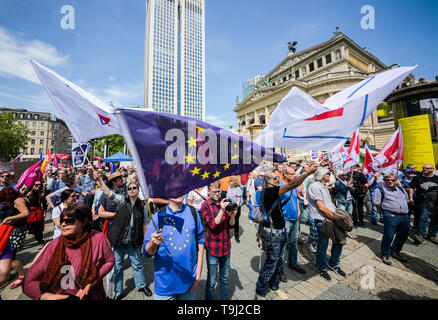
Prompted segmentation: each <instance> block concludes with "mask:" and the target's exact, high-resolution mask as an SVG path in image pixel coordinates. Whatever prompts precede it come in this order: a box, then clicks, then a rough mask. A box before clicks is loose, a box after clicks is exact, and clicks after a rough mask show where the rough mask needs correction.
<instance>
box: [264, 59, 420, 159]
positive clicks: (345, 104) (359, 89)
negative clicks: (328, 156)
mask: <svg viewBox="0 0 438 320" xmlns="http://www.w3.org/2000/svg"><path fill="white" fill-rule="evenodd" d="M415 68H416V66H414V67H400V68H394V69H391V70H388V71H385V72H381V73H379V74H376V75H374V76H372V77H371V78H369V79H366V80H363V81H361V82H359V83H357V84H355V85H353V86H350V87H348V88H347V89H345V90H343V91H341V92H339V93H337V94H335V95H333V96H332V97H330V98H329V99H327V100H326V101H324V102H323V103H322V104H319V103H318V102H317V101H316V100H315V99H313V98H312V97H311V96H310V95H308V94H307V93H305V92H304V91H302V90H300V89H298V88H296V87H294V88H292V89H291V91H290V92H289V93H288V94H287V95H286V97H285V98H284V99H283V100H282V101H281V102H280V103H279V105H278V106H277V108H276V109H275V111H274V112H273V113H272V115H271V117H270V122H269V125H268V126H267V127H266V128H265V129H264V130H263V131H262V132H261V134H260V136H259V137H258V138H257V140H256V141H257V143H259V144H261V145H263V146H265V147H269V148H287V149H298V150H319V151H338V150H339V149H340V148H341V147H342V146H343V145H344V144H345V142H346V141H347V140H348V138H349V137H350V136H351V135H352V134H353V132H354V131H355V130H356V129H357V128H359V127H360V126H361V125H362V124H363V122H364V121H365V120H366V119H367V118H368V117H369V116H370V115H371V113H372V112H373V111H374V109H375V108H376V107H377V106H378V105H379V104H380V103H381V102H382V101H383V99H385V98H386V97H387V96H388V95H389V94H390V93H391V92H392V91H393V90H394V89H395V88H396V87H397V86H398V85H399V84H400V83H401V82H402V81H403V80H404V79H405V78H406V77H407V76H408V75H409V74H410V73H411V72H412V71H413V70H414V69H415Z"/></svg>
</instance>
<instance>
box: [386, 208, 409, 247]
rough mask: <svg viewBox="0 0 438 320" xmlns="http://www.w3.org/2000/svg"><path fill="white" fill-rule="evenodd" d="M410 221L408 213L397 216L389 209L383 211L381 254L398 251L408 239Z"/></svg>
mask: <svg viewBox="0 0 438 320" xmlns="http://www.w3.org/2000/svg"><path fill="white" fill-rule="evenodd" d="M410 223H411V220H410V218H409V215H408V214H405V215H403V216H397V215H395V214H392V213H391V212H389V211H386V210H384V211H383V238H382V246H381V249H382V255H383V256H390V255H391V252H395V253H400V251H401V249H402V248H403V245H404V244H405V242H406V240H407V239H408V235H409V224H410ZM394 235H395V239H394ZM393 239H394V241H393ZM391 243H392V245H391Z"/></svg>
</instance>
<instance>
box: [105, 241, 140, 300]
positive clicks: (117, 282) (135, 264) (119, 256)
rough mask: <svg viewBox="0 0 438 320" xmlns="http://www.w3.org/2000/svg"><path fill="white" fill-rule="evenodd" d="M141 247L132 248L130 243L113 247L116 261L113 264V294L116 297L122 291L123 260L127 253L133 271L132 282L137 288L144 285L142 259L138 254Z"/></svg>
mask: <svg viewBox="0 0 438 320" xmlns="http://www.w3.org/2000/svg"><path fill="white" fill-rule="evenodd" d="M140 250H141V247H138V248H134V247H133V246H132V245H130V244H122V245H120V246H118V247H115V248H114V256H115V258H116V263H115V264H114V275H113V277H114V278H113V279H114V296H115V297H118V296H120V295H121V294H122V292H123V260H124V258H125V254H126V253H128V256H129V259H130V260H131V267H132V270H133V271H134V282H135V287H136V288H137V289H143V288H144V287H146V277H145V275H144V267H143V261H142V259H141V254H140Z"/></svg>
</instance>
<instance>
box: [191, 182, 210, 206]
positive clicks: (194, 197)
mask: <svg viewBox="0 0 438 320" xmlns="http://www.w3.org/2000/svg"><path fill="white" fill-rule="evenodd" d="M196 191H197V192H199V193H200V194H201V195H202V196H203V197H204V199H208V189H207V187H203V188H202V189H201V191H199V190H196ZM204 199H202V197H201V196H199V194H197V193H196V192H195V191H190V192H189V196H188V200H193V206H194V207H195V209H197V210H201V204H202V203H203V202H204Z"/></svg>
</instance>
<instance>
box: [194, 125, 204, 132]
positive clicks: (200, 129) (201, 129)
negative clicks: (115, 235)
mask: <svg viewBox="0 0 438 320" xmlns="http://www.w3.org/2000/svg"><path fill="white" fill-rule="evenodd" d="M196 128H197V129H198V130H199V132H202V131H205V129H204V128H201V127H198V126H196Z"/></svg>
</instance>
